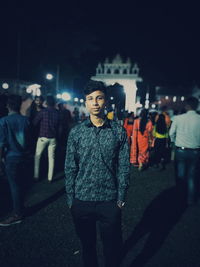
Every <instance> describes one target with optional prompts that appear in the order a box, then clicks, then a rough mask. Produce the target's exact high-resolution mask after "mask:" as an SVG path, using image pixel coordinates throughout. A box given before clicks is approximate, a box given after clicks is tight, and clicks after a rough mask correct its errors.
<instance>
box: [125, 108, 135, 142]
mask: <svg viewBox="0 0 200 267" xmlns="http://www.w3.org/2000/svg"><path fill="white" fill-rule="evenodd" d="M133 124H134V113H133V112H130V113H129V114H128V117H127V118H126V119H125V120H124V128H125V129H126V133H127V136H128V142H129V145H131V139H132V133H133Z"/></svg>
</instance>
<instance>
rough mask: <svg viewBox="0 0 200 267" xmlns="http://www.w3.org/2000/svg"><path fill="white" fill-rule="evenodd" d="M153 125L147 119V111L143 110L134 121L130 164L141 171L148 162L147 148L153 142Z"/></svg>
mask: <svg viewBox="0 0 200 267" xmlns="http://www.w3.org/2000/svg"><path fill="white" fill-rule="evenodd" d="M152 131H153V124H152V122H151V121H150V120H149V119H148V111H147V110H146V109H143V110H142V111H141V113H140V117H139V118H138V119H136V120H135V121H134V125H133V134H132V144H131V155H130V162H131V163H133V164H134V165H135V166H138V170H140V171H141V170H143V169H144V168H145V167H146V166H147V164H148V162H149V148H150V147H151V145H152V141H153V135H152Z"/></svg>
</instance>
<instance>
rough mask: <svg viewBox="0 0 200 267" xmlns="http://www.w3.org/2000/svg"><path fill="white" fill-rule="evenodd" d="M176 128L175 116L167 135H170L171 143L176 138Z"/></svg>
mask: <svg viewBox="0 0 200 267" xmlns="http://www.w3.org/2000/svg"><path fill="white" fill-rule="evenodd" d="M176 129H177V121H176V117H175V118H174V120H173V122H172V125H171V127H170V130H169V136H170V139H171V142H173V143H174V142H175V140H176Z"/></svg>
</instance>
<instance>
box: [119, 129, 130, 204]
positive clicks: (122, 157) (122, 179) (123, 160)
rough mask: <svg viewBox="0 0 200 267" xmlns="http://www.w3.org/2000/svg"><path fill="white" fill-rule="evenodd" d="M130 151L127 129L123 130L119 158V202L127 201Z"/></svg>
mask: <svg viewBox="0 0 200 267" xmlns="http://www.w3.org/2000/svg"><path fill="white" fill-rule="evenodd" d="M129 157H130V149H129V144H128V138H127V134H126V131H125V129H122V134H121V142H120V148H119V156H118V171H117V179H118V199H117V200H118V201H123V202H124V201H125V197H126V192H127V189H128V185H129V179H130V159H129Z"/></svg>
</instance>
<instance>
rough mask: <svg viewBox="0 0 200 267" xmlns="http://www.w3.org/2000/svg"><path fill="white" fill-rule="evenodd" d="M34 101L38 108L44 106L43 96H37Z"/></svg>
mask: <svg viewBox="0 0 200 267" xmlns="http://www.w3.org/2000/svg"><path fill="white" fill-rule="evenodd" d="M34 101H35V104H36V105H37V106H42V103H43V102H44V98H43V96H36V97H35V100H34Z"/></svg>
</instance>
